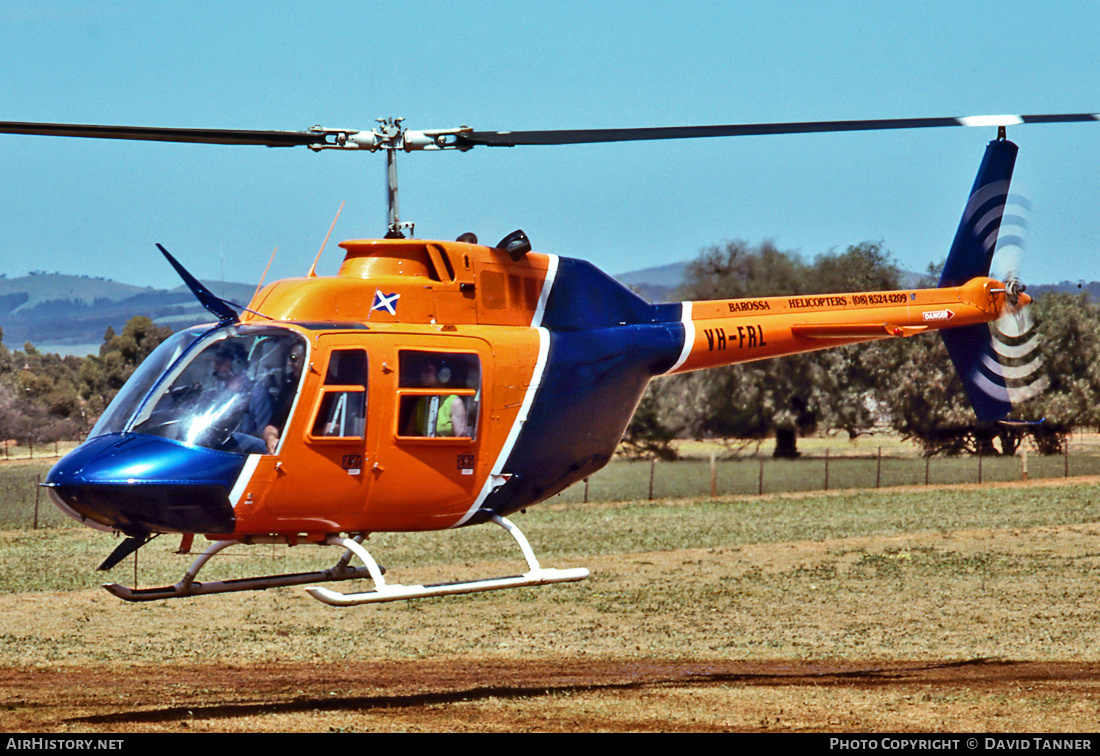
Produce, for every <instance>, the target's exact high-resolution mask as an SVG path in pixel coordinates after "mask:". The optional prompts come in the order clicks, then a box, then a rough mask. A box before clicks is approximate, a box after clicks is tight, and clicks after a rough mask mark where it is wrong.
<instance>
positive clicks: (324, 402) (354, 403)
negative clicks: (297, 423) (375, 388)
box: [311, 349, 367, 438]
mask: <svg viewBox="0 0 1100 756" xmlns="http://www.w3.org/2000/svg"><path fill="white" fill-rule="evenodd" d="M366 420H367V353H366V351H365V350H363V349H333V350H332V354H330V355H329V360H328V368H327V370H326V371H325V382H324V385H323V386H322V387H321V400H320V403H319V404H318V406H317V415H316V417H314V420H313V427H312V431H311V435H312V436H313V437H314V438H363V435H364V432H365V431H366Z"/></svg>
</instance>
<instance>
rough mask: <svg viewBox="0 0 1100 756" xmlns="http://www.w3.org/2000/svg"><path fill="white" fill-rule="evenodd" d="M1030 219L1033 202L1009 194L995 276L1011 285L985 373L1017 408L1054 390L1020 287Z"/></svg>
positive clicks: (992, 332) (995, 327)
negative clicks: (1043, 369)
mask: <svg viewBox="0 0 1100 756" xmlns="http://www.w3.org/2000/svg"><path fill="white" fill-rule="evenodd" d="M1030 214H1031V203H1030V202H1029V201H1028V200H1027V199H1026V198H1025V197H1022V196H1020V195H1016V194H1012V195H1009V197H1008V202H1007V204H1006V206H1005V213H1004V217H1003V218H1002V220H1001V233H1000V235H999V238H998V240H997V250H996V252H995V254H994V257H993V271H994V277H996V278H999V279H1000V280H1002V281H1004V282H1005V292H1004V294H1005V306H1004V311H1003V313H1002V314H1001V317H999V318H997V319H996V320H995V321H993V322H992V323H991V324H990V328H989V332H990V336H991V338H990V341H989V349H988V350H987V352H986V354H985V355H983V358H982V364H983V366H984V368H985V369H986V370H987V371H989V372H990V373H992V374H993V375H995V376H997V377H998V378H999V379H1000V380H999V383H1002V384H1003V385H1004V391H1005V392H1006V393H1007V395H1008V399H1009V402H1010V403H1011V404H1012V405H1014V406H1015V405H1018V404H1020V403H1022V402H1025V401H1027V400H1028V399H1033V398H1034V397H1036V396H1038V395H1039V394H1041V393H1042V392H1043V391H1045V390H1046V389H1047V387H1048V386H1049V385H1050V381H1049V379H1048V378H1047V376H1046V375H1044V374H1043V373H1042V367H1043V358H1042V354H1041V352H1042V349H1041V343H1040V339H1039V334H1038V331H1037V329H1036V324H1035V320H1034V318H1033V317H1032V315H1031V308H1030V307H1029V304H1030V302H1031V297H1029V296H1027V295H1026V294H1025V290H1026V287H1025V286H1024V285H1023V284H1022V283H1020V269H1021V266H1022V264H1023V261H1024V257H1025V254H1026V247H1027V231H1028V227H1029V221H1028V219H1029V217H1030Z"/></svg>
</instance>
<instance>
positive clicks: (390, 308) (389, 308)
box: [370, 289, 401, 315]
mask: <svg viewBox="0 0 1100 756" xmlns="http://www.w3.org/2000/svg"><path fill="white" fill-rule="evenodd" d="M400 298H401V295H400V294H383V293H382V290H381V289H375V290H374V304H372V305H371V306H370V311H371V312H374V311H375V310H385V311H386V312H388V313H389V314H390V315H396V314H397V300H399V299H400Z"/></svg>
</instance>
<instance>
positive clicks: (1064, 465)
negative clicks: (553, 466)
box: [554, 445, 1100, 503]
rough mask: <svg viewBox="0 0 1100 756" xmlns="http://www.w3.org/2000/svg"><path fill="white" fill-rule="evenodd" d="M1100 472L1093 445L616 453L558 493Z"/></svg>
mask: <svg viewBox="0 0 1100 756" xmlns="http://www.w3.org/2000/svg"><path fill="white" fill-rule="evenodd" d="M1088 475H1100V454H1098V453H1096V451H1095V450H1094V449H1093V448H1092V447H1091V445H1082V446H1081V447H1079V449H1078V450H1077V451H1076V453H1075V452H1074V450H1072V449H1071V447H1070V446H1069V445H1067V447H1066V451H1065V453H1064V454H1061V455H1048V456H1043V455H1038V454H1035V453H1033V452H1032V453H1030V454H1018V455H1016V456H1013V457H1000V456H996V457H990V456H982V455H979V456H968V457H915V456H912V455H906V456H888V455H885V454H882V453H881V452H879V453H876V454H873V455H867V456H835V455H830V454H829V451H828V449H826V450H825V451H824V452H823V453H819V454H814V455H804V456H801V457H799V458H797V459H774V458H771V457H764V456H743V457H736V458H733V459H702V458H696V459H681V460H677V461H675V462H659V461H655V460H646V461H629V460H619V459H616V460H613V461H612V462H611V463H610V464H608V466H607V467H605V468H604V469H603V470H600V471H599V472H597V473H595V474H594V475H592V476H591V477H590V478H589V479H587V480H585V481H582V482H580V483H576V484H574V485H573V486H571V487H570V488H568V489H566V490H565V491H563V492H562V493H560V494H558V496H556V497H555V498H554V501H560V502H578V503H580V502H589V501H591V502H596V501H634V500H647V499H648V500H656V499H682V498H692V497H699V496H724V495H754V494H756V495H762V494H769V493H785V492H794V491H836V490H845V489H873V488H889V487H894V486H920V485H950V484H960V483H992V482H1004V481H1018V480H1027V479H1031V480H1037V479H1042V478H1063V477H1065V478H1068V477H1078V476H1088Z"/></svg>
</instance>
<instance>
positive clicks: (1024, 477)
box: [1020, 444, 1027, 480]
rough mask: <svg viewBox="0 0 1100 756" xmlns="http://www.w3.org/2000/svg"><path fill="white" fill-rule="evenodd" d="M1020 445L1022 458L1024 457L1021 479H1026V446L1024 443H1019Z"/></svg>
mask: <svg viewBox="0 0 1100 756" xmlns="http://www.w3.org/2000/svg"><path fill="white" fill-rule="evenodd" d="M1020 446H1021V449H1020V451H1021V452H1023V458H1024V459H1023V465H1024V470H1023V479H1024V480H1027V446H1026V445H1025V444H1021V445H1020Z"/></svg>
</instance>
